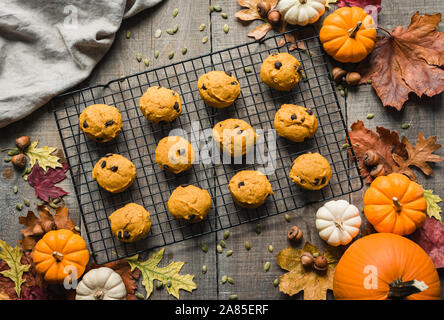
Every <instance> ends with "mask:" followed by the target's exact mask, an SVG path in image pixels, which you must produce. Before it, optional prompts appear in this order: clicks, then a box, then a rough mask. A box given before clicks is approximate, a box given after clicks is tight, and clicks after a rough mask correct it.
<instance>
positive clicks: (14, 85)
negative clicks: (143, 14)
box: [0, 0, 162, 128]
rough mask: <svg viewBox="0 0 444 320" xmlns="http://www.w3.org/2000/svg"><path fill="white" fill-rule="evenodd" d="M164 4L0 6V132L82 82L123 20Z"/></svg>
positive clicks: (83, 0) (5, 0) (55, 0)
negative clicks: (0, 129)
mask: <svg viewBox="0 0 444 320" xmlns="http://www.w3.org/2000/svg"><path fill="white" fill-rule="evenodd" d="M161 1H162V0H0V128H2V127H4V126H6V125H8V124H10V123H12V122H14V121H17V120H19V119H22V118H24V117H25V116H27V115H29V114H30V113H32V112H33V111H35V110H36V109H38V108H39V107H41V106H43V105H44V104H45V103H47V102H48V101H49V100H50V99H51V98H53V97H54V96H56V95H58V94H60V93H62V92H64V91H66V90H68V89H69V88H71V87H73V86H75V85H76V84H78V83H80V82H81V81H83V80H85V79H86V78H87V77H88V76H89V75H90V73H91V71H92V70H93V68H94V67H95V66H96V64H97V63H98V62H99V61H100V59H101V58H102V57H103V56H104V55H105V53H106V52H107V51H108V49H109V48H110V47H111V44H112V43H113V41H114V36H115V33H116V32H117V30H118V29H119V27H120V25H121V23H122V19H125V18H128V17H130V16H133V15H135V14H137V13H138V12H140V11H141V10H144V9H146V8H149V7H152V6H154V5H156V4H157V3H159V2H161Z"/></svg>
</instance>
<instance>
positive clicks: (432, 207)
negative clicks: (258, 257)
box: [421, 187, 442, 222]
mask: <svg viewBox="0 0 444 320" xmlns="http://www.w3.org/2000/svg"><path fill="white" fill-rule="evenodd" d="M421 188H422V190H423V191H424V198H425V199H426V202H427V215H428V216H429V217H430V218H435V219H436V220H438V221H441V222H442V218H441V212H442V209H441V207H440V206H439V205H438V203H439V202H441V201H442V199H441V197H440V196H438V195H437V194H433V190H425V189H424V188H423V187H421Z"/></svg>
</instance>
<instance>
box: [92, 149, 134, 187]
mask: <svg viewBox="0 0 444 320" xmlns="http://www.w3.org/2000/svg"><path fill="white" fill-rule="evenodd" d="M92 177H93V179H94V180H96V181H97V183H98V184H99V185H100V186H101V187H102V188H103V189H105V190H106V191H109V192H112V193H119V192H122V191H124V190H126V189H127V188H129V187H130V186H131V185H132V184H133V182H134V180H136V167H135V166H134V164H133V163H132V162H131V161H130V160H128V159H127V158H125V157H124V156H122V155H120V154H112V153H109V154H107V155H106V156H104V157H103V158H101V159H100V160H99V161H97V163H96V164H95V166H94V168H93V171H92Z"/></svg>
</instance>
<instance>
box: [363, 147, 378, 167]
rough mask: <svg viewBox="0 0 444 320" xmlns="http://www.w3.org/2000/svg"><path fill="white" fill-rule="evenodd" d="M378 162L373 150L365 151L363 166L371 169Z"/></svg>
mask: <svg viewBox="0 0 444 320" xmlns="http://www.w3.org/2000/svg"><path fill="white" fill-rule="evenodd" d="M378 162H379V155H378V154H377V153H376V152H375V151H374V150H367V151H366V152H365V154H364V164H365V165H366V166H369V167H372V166H375V165H376V164H377V163H378Z"/></svg>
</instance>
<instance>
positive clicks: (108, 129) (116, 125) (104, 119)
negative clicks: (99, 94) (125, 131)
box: [79, 104, 122, 142]
mask: <svg viewBox="0 0 444 320" xmlns="http://www.w3.org/2000/svg"><path fill="white" fill-rule="evenodd" d="M79 127H80V129H81V130H82V131H83V132H84V133H85V135H86V136H87V137H88V138H89V139H92V140H94V141H97V142H108V141H110V140H112V139H114V138H115V137H116V136H117V135H118V134H119V132H120V131H121V130H122V115H121V114H120V112H119V110H118V109H117V108H116V107H113V106H109V105H107V104H93V105H91V106H89V107H86V108H85V110H83V112H82V113H81V114H80V117H79Z"/></svg>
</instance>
